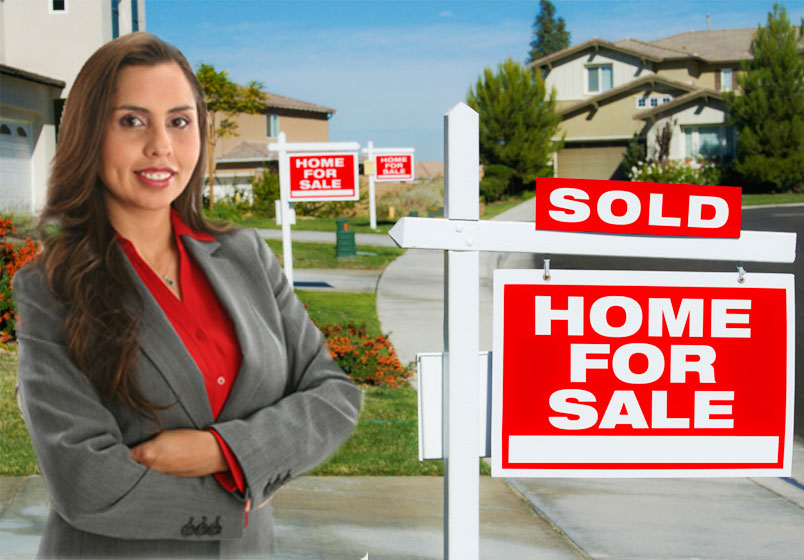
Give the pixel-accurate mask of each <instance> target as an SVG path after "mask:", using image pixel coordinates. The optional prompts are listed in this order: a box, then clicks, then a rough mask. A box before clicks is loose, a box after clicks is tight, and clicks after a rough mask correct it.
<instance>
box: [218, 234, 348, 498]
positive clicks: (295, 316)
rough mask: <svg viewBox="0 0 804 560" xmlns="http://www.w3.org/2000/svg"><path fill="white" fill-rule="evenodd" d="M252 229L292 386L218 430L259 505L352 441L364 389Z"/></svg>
mask: <svg viewBox="0 0 804 560" xmlns="http://www.w3.org/2000/svg"><path fill="white" fill-rule="evenodd" d="M253 233H254V241H253V242H254V243H256V251H257V253H258V255H259V256H258V259H259V260H258V262H259V263H260V265H261V267H262V270H261V272H260V274H262V275H264V279H263V281H264V282H266V283H267V287H266V288H267V289H268V290H269V291H270V294H269V297H273V298H275V300H276V304H277V307H278V310H279V314H280V316H281V325H282V328H283V330H284V333H283V334H284V341H285V349H286V352H287V363H288V370H289V371H288V373H287V374H288V383H287V387H288V389H287V391H286V393H285V396H284V397H283V398H282V399H280V400H279V401H277V402H275V403H274V404H272V405H270V406H266V407H264V408H261V409H259V410H257V411H256V412H254V413H253V414H251V415H250V416H248V417H244V418H239V419H234V420H228V421H225V422H219V423H215V424H213V425H212V428H214V429H215V430H216V431H217V432H218V433H219V434H220V435H221V437H223V439H224V440H225V441H226V443H227V444H228V445H229V448H230V449H231V450H232V451H233V453H234V454H235V456H236V457H237V460H238V461H239V462H240V466H241V467H242V469H243V472H244V474H245V478H246V483H247V487H248V488H247V489H248V495H249V497H251V498H252V500H253V501H255V502H256V503H259V502H260V501H263V500H265V499H267V498H269V497H270V496H271V495H272V494H273V493H274V492H275V491H276V490H277V489H278V488H279V487H280V486H281V485H282V484H284V483H285V482H287V481H289V480H290V479H292V478H294V477H296V476H299V475H300V474H302V473H304V472H305V471H308V470H310V469H312V468H313V467H315V466H316V465H318V464H319V463H321V462H322V461H324V460H325V459H327V458H328V457H329V456H330V455H331V454H332V453H334V452H335V450H336V449H337V448H338V447H339V446H340V445H341V444H342V443H343V442H344V441H346V439H347V438H348V437H349V436H350V435H351V434H352V432H353V431H354V428H355V425H356V424H357V416H358V412H359V409H360V402H361V392H360V390H359V389H358V388H357V387H356V386H355V384H354V382H352V380H351V379H349V377H348V376H347V375H346V374H345V373H343V371H342V370H341V368H340V367H339V366H338V365H337V364H336V363H335V361H334V360H333V359H332V358H331V357H330V353H329V350H328V348H327V346H326V341H325V339H324V336H323V335H322V334H321V331H319V330H318V328H317V327H316V326H315V325H314V324H313V322H312V321H311V320H310V318H309V316H308V315H307V311H306V310H305V308H304V304H303V303H301V301H299V299H298V298H297V297H296V295H295V294H294V293H293V288H292V287H291V286H290V284H289V283H288V282H287V279H286V277H285V274H284V272H283V271H282V269H281V268H280V267H279V262H278V261H277V259H276V257H275V256H274V255H273V253H272V252H271V251H270V249H269V248H268V246H267V244H266V243H265V241H264V240H263V239H262V238H260V237H259V235H258V234H257V232H256V231H255V232H253Z"/></svg>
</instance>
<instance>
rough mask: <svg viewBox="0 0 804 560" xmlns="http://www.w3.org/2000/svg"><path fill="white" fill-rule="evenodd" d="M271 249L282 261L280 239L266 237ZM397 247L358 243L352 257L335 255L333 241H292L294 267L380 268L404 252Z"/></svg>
mask: <svg viewBox="0 0 804 560" xmlns="http://www.w3.org/2000/svg"><path fill="white" fill-rule="evenodd" d="M266 242H267V243H268V246H269V247H270V248H271V250H272V251H273V252H274V254H275V255H276V258H277V259H279V262H280V263H281V262H282V255H283V251H282V241H281V240H280V239H267V240H266ZM404 252H405V250H404V249H400V248H398V247H384V246H378V245H358V246H357V253H358V254H357V255H356V256H354V257H347V258H340V259H339V258H338V257H336V256H335V244H334V243H310V242H307V241H294V242H293V267H294V268H347V269H352V270H355V269H359V270H382V269H383V268H385V267H386V265H388V263H390V262H391V261H393V260H394V259H396V258H397V257H398V256H399V255H401V254H402V253H404Z"/></svg>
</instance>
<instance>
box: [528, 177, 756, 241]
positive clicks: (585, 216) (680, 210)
mask: <svg viewBox="0 0 804 560" xmlns="http://www.w3.org/2000/svg"><path fill="white" fill-rule="evenodd" d="M741 193H742V190H741V189H740V188H739V187H716V186H708V185H677V184H667V183H639V182H632V181H594V180H591V179H555V178H551V177H545V178H539V179H537V180H536V229H546V230H557V231H588V232H599V233H628V234H643V235H674V236H685V237H734V238H736V237H740V206H741V202H742V195H741Z"/></svg>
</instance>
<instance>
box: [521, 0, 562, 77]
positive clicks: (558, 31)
mask: <svg viewBox="0 0 804 560" xmlns="http://www.w3.org/2000/svg"><path fill="white" fill-rule="evenodd" d="M539 5H540V7H541V9H540V10H539V15H537V16H536V19H535V20H533V40H532V41H531V42H530V53H529V55H528V62H533V61H534V60H539V59H540V58H542V57H543V56H547V55H548V54H553V53H554V52H556V51H560V50H561V49H566V48H567V47H569V46H570V33H569V31H567V30H566V26H565V24H564V18H561V17H560V18H558V20H556V18H555V16H556V8H555V6H553V3H552V2H550V0H541V1H540V2H539Z"/></svg>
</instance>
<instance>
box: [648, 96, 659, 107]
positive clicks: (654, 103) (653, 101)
mask: <svg viewBox="0 0 804 560" xmlns="http://www.w3.org/2000/svg"><path fill="white" fill-rule="evenodd" d="M650 106H651V107H658V106H659V100H658V99H657V98H655V97H651V98H650Z"/></svg>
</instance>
